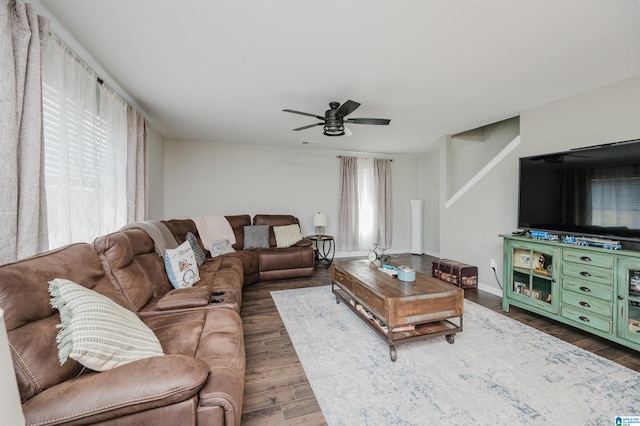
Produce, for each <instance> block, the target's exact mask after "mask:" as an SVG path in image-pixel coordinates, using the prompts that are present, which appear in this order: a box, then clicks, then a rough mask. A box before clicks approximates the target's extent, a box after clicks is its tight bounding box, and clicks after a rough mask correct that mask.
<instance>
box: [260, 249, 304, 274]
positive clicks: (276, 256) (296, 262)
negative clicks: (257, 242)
mask: <svg viewBox="0 0 640 426" xmlns="http://www.w3.org/2000/svg"><path fill="white" fill-rule="evenodd" d="M258 258H259V259H260V272H265V271H276V270H281V269H297V268H308V267H311V268H313V265H314V258H313V248H312V247H289V248H268V249H258Z"/></svg>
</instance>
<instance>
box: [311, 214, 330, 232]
mask: <svg viewBox="0 0 640 426" xmlns="http://www.w3.org/2000/svg"><path fill="white" fill-rule="evenodd" d="M313 226H315V227H316V229H315V232H316V235H324V227H325V226H327V215H326V214H324V213H320V212H318V213H316V214H314V215H313Z"/></svg>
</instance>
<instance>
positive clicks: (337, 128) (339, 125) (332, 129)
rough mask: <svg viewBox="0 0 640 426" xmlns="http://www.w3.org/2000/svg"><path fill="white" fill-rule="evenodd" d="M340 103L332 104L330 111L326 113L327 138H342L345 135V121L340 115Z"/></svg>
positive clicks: (325, 132) (325, 127)
mask: <svg viewBox="0 0 640 426" xmlns="http://www.w3.org/2000/svg"><path fill="white" fill-rule="evenodd" d="M339 106H340V103H339V102H330V103H329V107H330V108H331V109H328V110H326V111H325V113H324V132H323V133H324V134H325V135H327V136H342V135H344V121H343V118H342V116H341V115H340V114H338V107H339Z"/></svg>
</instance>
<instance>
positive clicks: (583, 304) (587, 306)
mask: <svg viewBox="0 0 640 426" xmlns="http://www.w3.org/2000/svg"><path fill="white" fill-rule="evenodd" d="M580 306H584V307H585V308H590V307H591V305H590V304H588V303H587V302H580Z"/></svg>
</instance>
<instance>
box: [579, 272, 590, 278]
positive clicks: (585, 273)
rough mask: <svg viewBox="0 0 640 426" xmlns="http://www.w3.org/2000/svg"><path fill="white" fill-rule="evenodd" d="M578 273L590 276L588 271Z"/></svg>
mask: <svg viewBox="0 0 640 426" xmlns="http://www.w3.org/2000/svg"><path fill="white" fill-rule="evenodd" d="M580 275H582V276H583V277H590V276H591V274H590V273H588V272H587V271H582V272H580Z"/></svg>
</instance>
